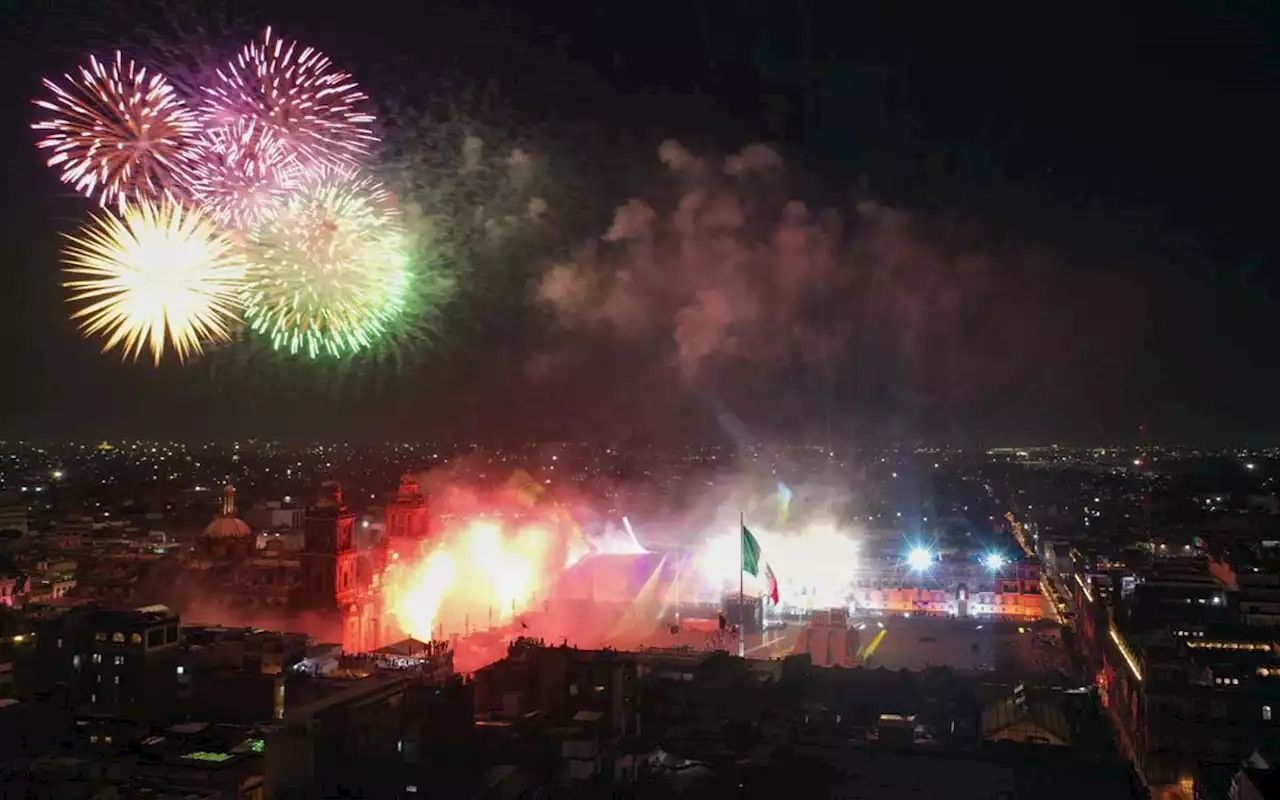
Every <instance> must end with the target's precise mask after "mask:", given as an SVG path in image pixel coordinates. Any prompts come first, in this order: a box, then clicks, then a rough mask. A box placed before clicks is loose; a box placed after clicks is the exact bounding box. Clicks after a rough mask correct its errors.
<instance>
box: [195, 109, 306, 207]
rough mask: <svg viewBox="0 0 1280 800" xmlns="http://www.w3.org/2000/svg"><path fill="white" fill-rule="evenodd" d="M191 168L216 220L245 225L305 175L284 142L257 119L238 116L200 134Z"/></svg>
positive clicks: (200, 194) (197, 190)
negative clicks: (195, 156)
mask: <svg viewBox="0 0 1280 800" xmlns="http://www.w3.org/2000/svg"><path fill="white" fill-rule="evenodd" d="M194 147H195V150H196V151H197V153H198V156H199V157H198V158H196V159H194V160H193V162H192V166H191V169H190V172H189V178H188V181H187V183H188V190H189V192H190V195H191V197H192V199H193V200H194V201H195V202H197V203H199V204H200V205H202V206H204V207H205V209H207V210H208V211H209V212H210V213H211V214H213V216H214V217H215V218H217V220H218V221H219V222H221V223H223V224H225V225H230V226H231V227H234V228H240V229H246V228H249V227H251V226H253V225H254V224H255V223H257V222H260V221H261V220H262V219H263V216H264V215H265V214H266V213H267V211H268V210H269V209H270V208H271V207H272V206H273V205H275V204H276V203H277V202H279V201H280V200H282V199H283V198H284V197H285V196H287V195H288V194H289V193H290V192H292V191H293V190H295V189H296V188H298V186H299V185H300V184H301V183H302V182H303V181H304V179H305V178H306V175H307V172H306V170H305V169H304V168H303V166H302V164H301V163H300V162H299V161H298V159H297V158H296V157H295V156H294V155H293V154H292V153H291V152H290V151H289V150H288V149H287V148H286V147H285V145H284V144H283V143H282V142H281V141H280V140H279V139H277V138H276V137H275V136H273V135H272V134H271V133H269V132H267V131H265V130H264V126H263V125H262V124H261V123H259V122H256V121H254V120H238V121H236V122H234V123H232V124H230V125H227V126H225V127H221V128H214V129H211V130H208V131H205V132H204V133H203V134H201V135H200V136H199V137H198V138H197V139H196V140H195V144H194Z"/></svg>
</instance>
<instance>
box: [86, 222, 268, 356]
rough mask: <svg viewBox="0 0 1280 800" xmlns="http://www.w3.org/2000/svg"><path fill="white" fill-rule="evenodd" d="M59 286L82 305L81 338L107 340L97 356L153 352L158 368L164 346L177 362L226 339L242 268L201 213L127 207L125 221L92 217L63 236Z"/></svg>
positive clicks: (235, 316) (225, 237) (231, 245)
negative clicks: (62, 276) (65, 278)
mask: <svg viewBox="0 0 1280 800" xmlns="http://www.w3.org/2000/svg"><path fill="white" fill-rule="evenodd" d="M68 238H69V239H70V240H71V245H70V246H69V247H67V249H66V250H65V251H64V261H65V263H66V265H67V266H66V272H67V273H68V274H69V275H71V276H73V279H71V280H68V281H67V282H65V283H64V284H63V285H64V286H65V287H66V288H68V289H70V290H71V292H72V296H71V298H70V299H71V302H72V303H75V304H78V305H80V306H81V307H80V308H79V309H78V310H77V311H75V312H74V313H73V314H72V316H71V318H72V319H74V320H80V329H81V331H82V332H83V333H84V334H85V335H86V336H93V335H97V334H101V335H102V336H104V337H105V338H106V343H105V344H104V345H103V348H102V351H103V352H104V353H105V352H108V351H110V350H112V349H114V348H115V347H117V346H119V347H121V349H122V351H123V356H124V357H125V358H129V357H132V358H134V359H137V358H138V356H139V355H140V354H141V352H142V350H143V349H144V348H149V349H150V350H151V354H152V357H153V358H154V360H155V363H156V365H157V366H158V365H159V364H160V360H161V358H162V357H163V355H164V353H165V350H166V348H167V347H172V348H173V351H174V352H175V353H176V355H177V357H178V360H179V361H186V359H187V358H188V357H189V356H191V355H198V354H199V353H201V352H202V342H206V341H226V340H229V339H230V336H231V327H232V325H234V323H235V322H236V321H237V319H238V310H239V306H238V298H239V292H240V291H241V290H242V289H243V286H244V278H245V263H244V261H243V260H242V257H241V255H240V253H239V251H238V250H237V248H236V245H235V243H234V242H233V241H232V239H231V236H230V235H229V234H228V233H226V232H224V231H223V230H222V229H221V228H220V227H219V226H218V225H217V223H216V222H215V221H214V220H213V219H212V218H211V217H209V216H208V215H207V214H206V213H204V212H203V211H200V210H198V209H191V208H186V207H184V206H182V205H179V204H177V203H172V202H169V201H164V202H162V203H160V204H158V205H152V204H150V203H141V204H136V205H131V206H129V207H128V208H127V209H126V210H125V213H124V218H123V219H119V218H116V217H114V216H111V215H107V214H104V215H101V216H96V217H95V218H94V221H93V223H92V224H91V225H89V226H88V227H87V228H85V229H84V230H83V231H82V232H81V234H80V235H79V236H68Z"/></svg>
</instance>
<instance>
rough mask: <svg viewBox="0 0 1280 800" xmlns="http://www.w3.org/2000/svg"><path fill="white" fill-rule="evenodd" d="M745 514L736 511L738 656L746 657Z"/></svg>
mask: <svg viewBox="0 0 1280 800" xmlns="http://www.w3.org/2000/svg"><path fill="white" fill-rule="evenodd" d="M746 529H747V514H746V512H745V511H739V512H738V658H746V657H747V640H746V638H745V637H746V635H747V625H746V623H747V608H746V605H745V604H744V603H743V594H744V589H743V583H744V582H745V580H746V579H745V578H744V577H743V573H744V572H746V571H747V536H746V534H745V533H743V531H745V530H746Z"/></svg>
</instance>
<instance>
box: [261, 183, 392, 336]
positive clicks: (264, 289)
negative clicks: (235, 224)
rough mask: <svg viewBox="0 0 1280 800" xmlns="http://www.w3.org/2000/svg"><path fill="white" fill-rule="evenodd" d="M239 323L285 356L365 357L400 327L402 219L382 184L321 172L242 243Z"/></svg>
mask: <svg viewBox="0 0 1280 800" xmlns="http://www.w3.org/2000/svg"><path fill="white" fill-rule="evenodd" d="M246 254H247V256H248V260H249V262H250V264H251V267H250V273H249V278H250V282H249V286H248V288H247V289H246V291H245V293H244V306H245V319H246V321H247V322H248V323H249V325H250V326H251V327H252V328H253V330H254V331H255V332H257V333H259V334H262V335H264V336H266V337H268V338H269V339H270V341H271V344H272V346H273V348H275V349H276V350H278V351H285V352H288V353H290V354H305V355H306V356H308V357H310V358H317V357H319V356H344V355H353V354H355V353H359V352H362V351H367V350H369V349H370V348H372V347H373V346H374V344H375V343H376V342H377V341H378V340H379V339H381V338H382V337H383V336H384V335H385V334H387V333H388V332H390V331H391V330H392V329H393V328H394V327H395V326H396V325H397V324H398V323H399V321H400V319H401V318H402V316H403V314H404V312H405V311H406V306H407V304H408V300H409V296H410V286H411V283H412V276H411V271H410V269H409V266H408V265H409V258H408V255H407V245H406V241H405V233H404V229H403V227H402V225H401V220H400V215H399V213H398V212H397V211H396V209H395V208H394V206H393V205H392V204H391V201H390V198H389V196H388V195H387V192H386V191H385V190H384V189H383V188H382V186H381V185H380V184H378V183H377V182H375V181H373V180H371V179H369V178H364V177H361V176H359V175H357V174H354V173H351V172H346V171H342V170H334V169H324V170H321V171H319V172H317V173H315V174H314V175H311V176H309V178H308V180H307V181H306V182H305V183H304V184H303V185H302V186H301V187H300V188H299V189H298V190H297V191H294V192H292V193H290V194H289V195H288V196H287V197H285V198H284V199H282V200H281V202H279V203H277V204H276V205H274V206H272V207H270V208H269V209H268V210H267V211H266V212H265V214H264V217H263V219H262V221H261V222H260V223H258V224H257V225H255V226H254V227H253V229H252V231H251V232H250V233H249V235H248V240H247V244H246Z"/></svg>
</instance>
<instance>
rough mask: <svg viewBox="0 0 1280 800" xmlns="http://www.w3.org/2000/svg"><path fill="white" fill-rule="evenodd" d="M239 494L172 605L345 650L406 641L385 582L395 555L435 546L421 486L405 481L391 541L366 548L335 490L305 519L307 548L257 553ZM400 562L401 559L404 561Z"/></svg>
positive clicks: (331, 484)
mask: <svg viewBox="0 0 1280 800" xmlns="http://www.w3.org/2000/svg"><path fill="white" fill-rule="evenodd" d="M235 497H236V494H235V488H234V487H233V486H231V485H228V486H227V487H226V489H225V490H224V493H223V500H222V506H221V509H220V513H219V514H218V516H217V517H216V518H215V519H214V520H213V521H212V522H210V523H209V525H208V526H207V527H205V529H204V531H203V532H202V533H201V534H200V536H199V538H198V540H197V542H196V545H195V547H194V548H193V551H192V553H191V554H190V555H189V556H188V557H187V558H186V559H185V561H184V563H183V564H182V568H181V569H182V574H181V576H180V577H179V578H178V580H177V581H175V582H174V585H173V586H171V587H170V589H169V592H168V594H170V595H172V597H171V598H166V599H167V600H168V602H170V604H171V605H174V606H175V607H177V608H179V609H183V608H187V609H192V610H193V612H194V613H195V614H196V616H204V615H220V616H222V617H224V618H223V619H210V620H209V621H211V622H222V623H225V624H254V625H261V626H264V627H265V626H267V625H271V626H282V627H290V626H293V627H295V628H298V629H303V630H306V632H307V633H310V634H311V635H313V636H316V637H318V638H326V639H333V640H340V641H341V643H342V647H343V650H345V651H346V652H349V653H360V652H368V651H370V650H374V649H376V648H378V647H380V646H382V645H384V644H386V643H387V642H390V641H395V640H397V639H399V638H401V637H400V635H399V632H398V631H396V630H393V629H392V628H393V625H392V622H391V621H390V620H388V619H387V618H386V616H385V614H384V610H383V602H382V579H383V575H384V572H385V570H386V568H387V565H388V554H389V553H396V554H398V553H401V552H404V553H408V552H409V551H410V550H411V549H413V548H416V547H417V546H419V545H420V544H421V543H422V542H423V541H425V539H426V536H427V528H428V507H427V501H426V498H425V497H424V496H423V495H422V492H421V489H420V487H419V485H418V483H417V482H416V481H415V480H413V478H412V477H410V476H405V477H404V478H403V479H401V482H400V488H399V492H398V493H397V496H396V498H395V499H394V500H393V501H392V502H391V503H390V504H389V505H388V507H387V513H386V521H387V524H386V531H387V533H386V536H384V537H381V538H380V539H378V540H375V541H372V542H367V543H364V544H363V545H361V544H360V543H358V542H357V538H356V514H355V511H354V510H352V509H351V508H349V507H348V506H347V505H346V504H345V503H344V501H343V497H342V487H341V486H340V485H339V484H338V483H337V482H336V481H326V482H325V483H324V484H322V485H321V487H320V492H319V497H318V498H317V499H316V502H315V503H314V504H312V505H311V506H310V507H309V508H308V509H307V510H306V513H305V515H304V517H303V531H302V540H301V547H300V548H299V549H294V550H286V549H281V548H279V547H268V548H267V549H263V550H260V549H258V547H257V546H256V541H255V537H254V534H253V531H252V530H251V529H250V527H249V525H248V524H246V523H245V522H244V521H243V520H242V519H240V518H239V516H238V515H237V511H236V499H235ZM396 557H398V555H397V556H396Z"/></svg>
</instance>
